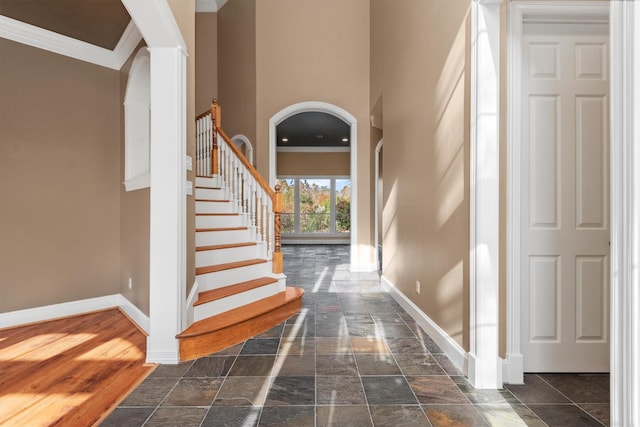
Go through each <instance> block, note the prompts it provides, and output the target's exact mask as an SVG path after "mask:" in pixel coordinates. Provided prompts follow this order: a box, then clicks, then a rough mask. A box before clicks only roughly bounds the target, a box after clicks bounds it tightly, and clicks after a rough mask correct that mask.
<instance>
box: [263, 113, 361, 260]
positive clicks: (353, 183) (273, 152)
mask: <svg viewBox="0 0 640 427" xmlns="http://www.w3.org/2000/svg"><path fill="white" fill-rule="evenodd" d="M308 112H317V113H326V114H328V115H331V116H334V117H336V118H338V119H340V120H341V121H343V122H344V123H345V124H346V125H347V126H348V129H349V134H348V137H345V138H348V143H349V153H350V156H349V180H350V199H351V201H352V202H351V203H350V215H349V222H350V237H349V242H350V245H351V267H352V270H353V269H358V267H357V266H358V259H359V258H358V244H357V242H358V239H357V217H358V215H357V212H358V210H357V208H358V204H357V200H358V199H357V187H358V181H357V175H358V174H357V146H358V121H357V120H356V118H355V117H354V116H353V115H352V114H351V113H349V112H348V111H346V110H344V109H342V108H340V107H338V106H336V105H333V104H329V103H325V102H316V101H308V102H301V103H298V104H294V105H291V106H289V107H286V108H284V109H282V110H281V111H279V112H278V113H276V114H275V115H274V116H273V117H272V118H271V119H270V120H269V182H270V184H271V185H272V186H273V185H275V183H276V178H277V149H278V140H277V126H278V125H279V124H281V123H282V122H284V121H285V120H286V119H288V118H290V117H292V116H294V115H297V114H300V113H308ZM334 186H335V184H334ZM332 192H334V191H332Z"/></svg>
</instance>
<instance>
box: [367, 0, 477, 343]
mask: <svg viewBox="0 0 640 427" xmlns="http://www.w3.org/2000/svg"><path fill="white" fill-rule="evenodd" d="M470 3H471V2H470V0H464V1H462V0H461V1H455V2H452V1H450V0H430V1H421V0H406V1H403V2H402V7H398V5H397V4H396V3H395V2H389V1H385V0H372V2H371V10H372V11H371V29H372V32H371V34H372V42H371V43H372V46H371V52H372V58H371V100H372V104H373V102H376V101H377V100H378V99H379V98H380V96H382V102H383V111H384V116H383V127H384V140H385V149H384V212H383V239H384V240H383V247H384V249H383V250H384V256H383V274H384V276H385V277H387V278H388V279H389V280H390V281H391V282H392V283H394V284H395V285H396V286H397V287H398V288H399V289H400V290H401V291H402V292H403V293H404V294H405V295H407V297H409V298H410V299H411V300H412V301H413V302H414V303H415V304H416V305H417V306H418V307H420V309H421V310H422V311H424V312H425V313H426V314H427V315H428V316H429V317H430V318H431V319H433V320H434V321H435V322H436V323H437V324H438V325H439V326H440V327H441V328H442V329H444V331H445V332H446V333H447V334H449V335H450V336H451V337H452V338H453V339H454V340H456V342H458V343H459V344H460V345H462V346H463V347H464V348H465V349H467V350H468V347H469V328H468V325H469V319H468V313H469V278H468V276H469V273H468V269H469V266H468V260H469V185H468V183H469V129H468V123H469V111H468V105H469V102H468V100H469V87H468V83H469V80H468V79H469V40H468V32H469V22H468V13H469V9H470ZM373 108H374V105H371V109H372V110H373ZM416 280H419V281H420V282H421V284H422V292H421V293H420V294H417V293H416V291H415V282H416Z"/></svg>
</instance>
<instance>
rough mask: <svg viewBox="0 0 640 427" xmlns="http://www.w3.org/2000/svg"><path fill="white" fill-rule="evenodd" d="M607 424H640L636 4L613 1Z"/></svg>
mask: <svg viewBox="0 0 640 427" xmlns="http://www.w3.org/2000/svg"><path fill="white" fill-rule="evenodd" d="M611 3H612V6H611V25H610V30H611V52H612V55H611V64H612V69H611V129H612V133H611V175H612V176H611V185H612V187H611V289H612V291H611V292H612V295H611V304H612V306H611V307H612V310H611V320H612V321H611V324H612V331H611V425H612V426H623V425H624V426H631V425H640V408H638V405H637V402H638V401H640V354H639V353H640V315H639V314H638V313H639V312H640V290H639V286H640V278H639V277H638V268H639V267H638V265H640V249H639V247H638V242H639V241H640V220H639V219H638V218H639V216H640V172H639V169H640V150H638V146H639V144H640V125H639V124H638V123H639V121H640V86H639V85H638V80H639V79H638V77H637V76H638V68H640V32H639V31H637V30H636V29H637V28H638V24H640V7H638V4H637V3H636V2H626V1H625V2H622V1H613V2H611Z"/></svg>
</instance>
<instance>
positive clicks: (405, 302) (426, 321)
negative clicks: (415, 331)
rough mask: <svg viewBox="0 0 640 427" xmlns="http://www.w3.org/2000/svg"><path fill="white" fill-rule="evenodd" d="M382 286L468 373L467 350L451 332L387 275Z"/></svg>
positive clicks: (449, 356) (450, 358)
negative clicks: (414, 301)
mask: <svg viewBox="0 0 640 427" xmlns="http://www.w3.org/2000/svg"><path fill="white" fill-rule="evenodd" d="M381 279H382V280H381V281H382V286H383V287H384V288H385V289H386V290H387V291H388V292H389V293H390V294H391V296H393V299H395V300H396V302H397V303H398V304H400V305H401V306H402V308H403V309H404V310H405V311H406V312H407V313H408V314H409V315H410V316H411V317H412V318H413V320H415V321H416V323H417V324H418V325H420V327H421V328H422V329H424V330H425V332H426V333H427V334H428V335H429V336H430V337H431V339H433V341H435V343H436V344H438V346H440V348H441V349H442V351H443V352H444V353H445V354H446V355H447V357H448V358H449V360H450V361H451V362H452V363H453V364H454V365H455V366H456V368H458V369H459V370H460V372H462V373H463V374H465V375H467V365H468V359H467V352H466V351H464V349H463V348H462V347H460V345H459V344H458V343H457V342H455V341H454V340H453V339H452V338H451V337H450V336H449V334H447V333H446V332H445V331H444V330H443V329H442V328H440V327H439V326H438V325H437V324H436V323H435V322H434V321H433V320H431V318H430V317H429V316H427V315H426V314H425V313H424V312H423V311H422V310H420V308H419V307H418V306H417V305H415V304H414V303H413V302H412V301H411V300H410V299H409V298H407V297H406V295H405V294H403V293H402V292H401V291H400V290H398V288H396V287H395V286H394V285H393V283H391V282H390V281H389V280H388V279H387V278H386V277H384V276H382V277H381Z"/></svg>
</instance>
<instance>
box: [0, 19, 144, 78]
mask: <svg viewBox="0 0 640 427" xmlns="http://www.w3.org/2000/svg"><path fill="white" fill-rule="evenodd" d="M0 37H2V38H5V39H8V40H13V41H15V42H17V43H22V44H26V45H29V46H32V47H35V48H38V49H44V50H46V51H49V52H52V53H57V54H59V55H64V56H68V57H70V58H74V59H78V60H80V61H84V62H89V63H92V64H95V65H100V66H102V67H107V68H111V69H113V70H120V68H122V66H123V65H124V63H125V62H126V61H127V59H128V58H129V56H130V55H131V53H132V52H133V50H134V49H135V47H136V46H137V45H138V43H140V40H142V36H141V35H140V32H139V31H138V29H137V27H136V25H135V23H134V22H133V21H131V22H129V25H127V28H126V29H125V31H124V33H123V34H122V37H121V38H120V41H118V44H117V45H116V48H115V50H109V49H105V48H103V47H100V46H96V45H93V44H91V43H87V42H83V41H81V40H77V39H74V38H71V37H68V36H64V35H62V34H58V33H55V32H53V31H49V30H45V29H44V28H40V27H36V26H34V25H31V24H27V23H24V22H21V21H18V20H15V19H11V18H8V17H6V16H1V15H0Z"/></svg>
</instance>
